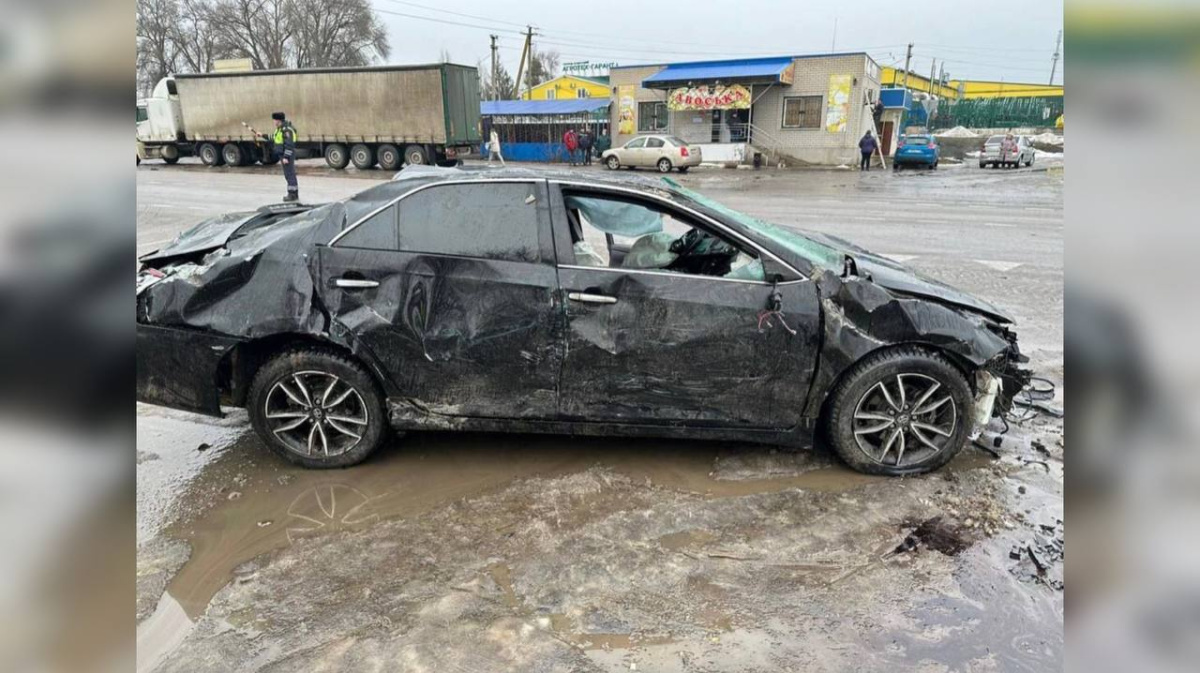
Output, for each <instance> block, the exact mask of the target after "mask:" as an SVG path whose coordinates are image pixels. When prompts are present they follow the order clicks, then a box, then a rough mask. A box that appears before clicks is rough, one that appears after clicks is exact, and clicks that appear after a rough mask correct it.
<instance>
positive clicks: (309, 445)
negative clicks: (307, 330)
mask: <svg viewBox="0 0 1200 673" xmlns="http://www.w3.org/2000/svg"><path fill="white" fill-rule="evenodd" d="M247 406H248V410H249V413H250V422H251V424H252V425H253V426H254V430H255V431H256V432H257V433H258V436H259V437H261V438H262V440H263V442H265V443H266V444H267V446H268V447H269V448H270V449H271V450H272V451H274V452H275V453H276V454H278V455H280V456H282V457H283V458H286V459H287V460H289V461H291V462H293V463H296V464H298V465H303V466H304V467H311V468H330V467H348V466H350V465H354V464H356V463H360V462H362V461H363V460H365V459H366V457H367V456H369V455H370V454H371V453H372V452H373V451H375V449H377V448H379V445H380V444H381V443H382V442H383V439H384V437H385V436H386V435H387V427H388V426H387V418H386V415H385V414H384V410H383V395H382V393H381V392H380V391H379V387H378V386H377V385H376V384H375V381H374V380H373V379H372V378H371V375H370V374H368V373H367V371H366V370H365V369H363V367H362V366H361V365H359V364H358V363H357V362H354V361H353V360H350V359H349V358H347V357H344V356H342V355H339V354H336V353H333V352H330V351H325V350H319V349H297V350H292V351H287V352H285V353H283V354H281V355H279V356H277V357H276V358H275V359H273V360H271V361H270V362H268V363H267V364H265V365H263V367H262V368H261V369H260V370H259V371H258V373H257V374H256V375H255V377H254V383H253V384H251V386H250V394H249V396H248V398H247Z"/></svg>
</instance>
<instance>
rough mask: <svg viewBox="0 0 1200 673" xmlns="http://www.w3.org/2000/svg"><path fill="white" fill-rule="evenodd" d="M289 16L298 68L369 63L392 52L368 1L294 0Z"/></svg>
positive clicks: (384, 57)
mask: <svg viewBox="0 0 1200 673" xmlns="http://www.w3.org/2000/svg"><path fill="white" fill-rule="evenodd" d="M288 18H289V21H290V22H291V25H292V39H293V41H294V44H295V47H294V54H295V60H294V61H293V63H294V64H295V67H297V68H311V67H318V68H324V67H332V66H359V65H368V64H370V63H372V62H374V61H375V60H376V58H380V59H386V58H387V57H388V54H389V53H391V47H390V45H389V44H388V38H387V30H386V29H385V28H384V27H383V23H382V22H381V21H380V20H379V18H378V17H377V16H376V15H375V13H374V11H372V10H371V6H370V5H369V4H367V2H366V0H293V1H292V5H291V12H290V13H289V17H288Z"/></svg>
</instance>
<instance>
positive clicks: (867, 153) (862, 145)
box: [858, 131, 879, 171]
mask: <svg viewBox="0 0 1200 673" xmlns="http://www.w3.org/2000/svg"><path fill="white" fill-rule="evenodd" d="M878 148H879V143H877V142H875V136H873V135H871V132H870V131H867V132H866V133H865V134H863V137H862V140H860V141H858V151H859V152H861V153H862V162H860V163H859V165H858V168H859V170H863V171H869V170H871V155H872V154H874V153H875V150H876V149H878Z"/></svg>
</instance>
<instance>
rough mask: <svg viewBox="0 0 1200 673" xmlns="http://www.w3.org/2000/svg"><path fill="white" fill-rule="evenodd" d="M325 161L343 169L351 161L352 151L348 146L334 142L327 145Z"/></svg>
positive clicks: (335, 167) (332, 166) (331, 166)
mask: <svg viewBox="0 0 1200 673" xmlns="http://www.w3.org/2000/svg"><path fill="white" fill-rule="evenodd" d="M325 163H326V164H327V165H328V166H329V167H330V168H334V169H337V170H339V171H340V170H342V169H343V168H345V167H346V165H347V164H349V163H350V152H349V151H348V150H347V149H346V146H345V145H343V144H341V143H333V144H330V145H326V146H325Z"/></svg>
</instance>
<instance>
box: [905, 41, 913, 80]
mask: <svg viewBox="0 0 1200 673" xmlns="http://www.w3.org/2000/svg"><path fill="white" fill-rule="evenodd" d="M912 48H913V43H912V42H909V43H908V54H907V55H906V56H905V57H904V88H905V89H907V88H908V66H909V64H910V63H912Z"/></svg>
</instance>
